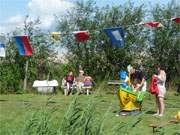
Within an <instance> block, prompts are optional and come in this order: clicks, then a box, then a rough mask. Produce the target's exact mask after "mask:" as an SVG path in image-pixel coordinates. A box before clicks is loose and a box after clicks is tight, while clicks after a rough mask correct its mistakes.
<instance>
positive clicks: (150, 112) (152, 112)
mask: <svg viewBox="0 0 180 135" xmlns="http://www.w3.org/2000/svg"><path fill="white" fill-rule="evenodd" d="M154 113H156V112H155V111H147V112H146V113H145V114H154Z"/></svg>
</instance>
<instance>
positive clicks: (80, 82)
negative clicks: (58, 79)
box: [76, 70, 85, 94]
mask: <svg viewBox="0 0 180 135" xmlns="http://www.w3.org/2000/svg"><path fill="white" fill-rule="evenodd" d="M84 78H85V76H84V71H83V70H79V76H78V77H77V78H76V82H77V92H78V94H81V92H82V88H83V86H84Z"/></svg>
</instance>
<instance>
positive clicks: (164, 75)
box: [157, 70, 166, 81]
mask: <svg viewBox="0 0 180 135" xmlns="http://www.w3.org/2000/svg"><path fill="white" fill-rule="evenodd" d="M157 78H158V79H159V80H161V81H166V73H165V72H164V71H162V70H161V71H160V74H159V75H158V76H157Z"/></svg>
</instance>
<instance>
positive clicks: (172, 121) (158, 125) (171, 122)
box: [149, 120, 179, 133]
mask: <svg viewBox="0 0 180 135" xmlns="http://www.w3.org/2000/svg"><path fill="white" fill-rule="evenodd" d="M178 123H179V121H178V120H170V121H168V122H166V123H161V124H150V125H149V126H150V127H152V128H153V133H155V132H156V131H157V130H158V129H161V128H163V127H165V126H168V125H170V124H178Z"/></svg>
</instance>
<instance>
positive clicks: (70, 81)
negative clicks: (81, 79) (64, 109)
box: [64, 71, 75, 96]
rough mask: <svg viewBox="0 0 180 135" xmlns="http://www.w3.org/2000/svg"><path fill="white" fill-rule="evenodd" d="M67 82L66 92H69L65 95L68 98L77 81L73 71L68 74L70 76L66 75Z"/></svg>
mask: <svg viewBox="0 0 180 135" xmlns="http://www.w3.org/2000/svg"><path fill="white" fill-rule="evenodd" d="M65 80H66V90H67V91H66V92H65V93H64V94H65V95H66V96H67V95H68V94H69V93H70V92H71V89H72V86H73V82H74V80H75V78H74V76H73V72H72V71H70V72H69V73H68V75H66V77H65Z"/></svg>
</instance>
